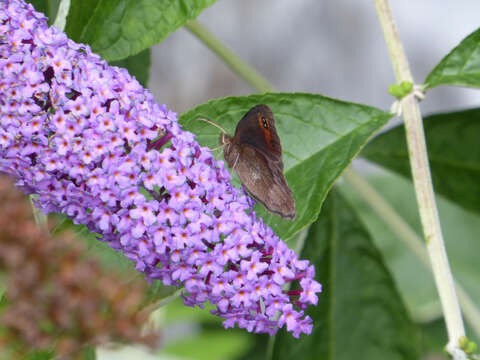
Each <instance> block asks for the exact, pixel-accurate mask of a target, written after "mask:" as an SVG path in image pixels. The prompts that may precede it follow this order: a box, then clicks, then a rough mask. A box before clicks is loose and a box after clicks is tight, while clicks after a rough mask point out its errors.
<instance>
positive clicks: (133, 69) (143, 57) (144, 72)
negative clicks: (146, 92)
mask: <svg viewBox="0 0 480 360" xmlns="http://www.w3.org/2000/svg"><path fill="white" fill-rule="evenodd" d="M109 64H110V65H113V66H119V67H123V68H125V69H127V70H128V72H129V73H130V75H132V76H135V78H136V79H137V80H138V82H139V83H140V84H142V86H143V87H147V85H148V75H149V71H150V49H146V50H143V51H141V52H139V53H138V54H137V55H132V56H129V57H128V58H126V59H123V60H119V61H111V62H110V63H109Z"/></svg>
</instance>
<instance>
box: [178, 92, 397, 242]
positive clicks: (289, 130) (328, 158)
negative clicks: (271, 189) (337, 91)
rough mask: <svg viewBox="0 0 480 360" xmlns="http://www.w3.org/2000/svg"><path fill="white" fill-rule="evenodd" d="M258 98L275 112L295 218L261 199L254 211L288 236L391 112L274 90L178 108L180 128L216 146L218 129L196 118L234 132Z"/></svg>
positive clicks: (310, 218) (309, 217)
mask: <svg viewBox="0 0 480 360" xmlns="http://www.w3.org/2000/svg"><path fill="white" fill-rule="evenodd" d="M262 103H263V104H266V105H268V106H269V107H270V108H271V109H272V111H273V113H274V114H275V124H276V128H277V131H278V134H279V136H280V139H281V141H282V148H283V161H284V165H285V176H286V178H287V181H288V184H289V186H290V188H291V189H292V191H293V194H294V198H295V202H296V207H297V218H296V219H295V221H289V220H282V219H281V218H280V217H279V216H277V215H273V214H270V213H267V212H266V210H265V209H264V208H263V206H261V205H257V207H256V211H257V213H258V214H259V215H260V216H262V217H263V219H264V220H265V222H266V223H267V224H268V225H270V226H271V227H272V228H273V230H274V231H275V232H276V233H277V234H278V235H279V236H280V237H281V238H283V239H284V240H287V239H289V238H291V237H292V236H293V235H294V234H295V233H297V232H298V231H300V230H301V229H303V228H305V227H306V226H308V225H309V224H311V223H312V222H314V221H315V220H316V218H317V217H318V214H319V212H320V207H321V205H322V202H323V200H324V199H325V197H326V195H327V192H328V191H329V189H330V188H331V186H332V185H333V183H334V182H335V180H336V179H337V178H338V176H340V174H341V173H342V171H343V170H344V169H345V167H347V166H348V164H350V162H351V161H352V159H353V158H354V157H355V156H356V155H357V153H358V152H359V151H360V149H361V148H362V146H363V145H364V144H365V142H366V141H367V140H368V139H369V138H370V136H372V134H373V133H375V132H376V131H377V130H378V129H380V128H381V127H382V126H383V125H384V124H385V123H386V122H387V121H388V119H389V118H390V117H391V114H389V113H386V112H383V111H380V110H378V109H375V108H372V107H369V106H365V105H358V104H353V103H348V102H343V101H340V100H336V99H331V98H327V97H324V96H321V95H314V94H301V93H296V94H282V93H272V94H262V95H251V96H246V97H228V98H224V99H218V100H212V101H210V102H208V103H206V104H203V105H200V106H198V107H196V108H194V109H192V110H190V111H188V112H186V113H185V114H182V115H181V116H180V119H179V121H180V123H181V124H182V126H183V128H184V129H186V130H189V131H191V132H193V133H195V134H196V135H197V140H198V141H199V143H200V144H201V145H203V146H208V147H210V148H214V147H218V145H219V134H220V131H219V130H218V129H217V128H216V127H214V126H211V125H209V124H207V123H205V122H203V121H198V120H197V118H199V117H203V118H207V119H211V120H213V121H216V122H217V123H219V124H220V125H222V126H223V127H224V128H226V129H227V130H228V131H229V132H230V133H231V134H233V132H234V130H235V126H236V124H237V123H238V121H239V120H240V119H241V118H242V116H243V115H244V114H245V113H246V112H247V111H248V110H249V109H250V108H251V107H253V106H254V105H256V104H262ZM219 156H220V158H223V156H222V155H219Z"/></svg>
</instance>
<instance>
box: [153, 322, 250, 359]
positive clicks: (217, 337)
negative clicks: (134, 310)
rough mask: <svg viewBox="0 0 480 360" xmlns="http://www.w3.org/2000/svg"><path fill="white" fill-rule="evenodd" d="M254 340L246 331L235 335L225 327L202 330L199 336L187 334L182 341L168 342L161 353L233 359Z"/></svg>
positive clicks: (189, 357)
mask: <svg viewBox="0 0 480 360" xmlns="http://www.w3.org/2000/svg"><path fill="white" fill-rule="evenodd" d="M252 340H253V339H252V337H251V336H249V334H246V333H243V334H242V333H239V332H237V333H235V335H233V334H232V333H230V332H227V331H225V330H224V329H221V330H218V331H211V330H210V331H208V330H207V331H202V333H200V334H199V335H198V336H192V337H188V336H187V337H183V338H182V340H181V341H177V342H175V343H171V344H166V345H165V346H164V347H163V349H162V352H161V353H162V354H163V355H170V356H172V358H179V359H192V360H193V359H195V360H221V359H232V358H235V357H236V356H239V355H241V354H242V353H243V352H245V351H246V350H247V349H248V347H249V346H251V344H252ZM213 344H215V345H213ZM212 345H213V346H212Z"/></svg>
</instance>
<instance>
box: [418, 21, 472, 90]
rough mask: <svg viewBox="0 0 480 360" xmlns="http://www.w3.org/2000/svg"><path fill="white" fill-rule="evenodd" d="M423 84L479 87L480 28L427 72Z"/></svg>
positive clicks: (429, 86)
mask: <svg viewBox="0 0 480 360" xmlns="http://www.w3.org/2000/svg"><path fill="white" fill-rule="evenodd" d="M425 84H426V86H427V88H432V87H434V86H438V85H457V86H469V87H480V29H477V30H476V31H474V32H473V33H471V34H470V35H468V36H467V37H466V38H465V39H463V40H462V42H461V43H460V44H459V45H458V46H457V47H455V48H454V49H453V50H452V51H450V53H449V54H448V55H447V56H445V57H444V58H443V59H442V60H441V61H440V62H439V63H438V64H437V66H435V68H434V69H433V70H432V72H431V73H430V74H428V76H427V78H426V79H425Z"/></svg>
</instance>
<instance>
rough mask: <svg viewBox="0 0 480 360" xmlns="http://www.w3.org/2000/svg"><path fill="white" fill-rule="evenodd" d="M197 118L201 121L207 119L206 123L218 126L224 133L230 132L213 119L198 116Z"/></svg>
mask: <svg viewBox="0 0 480 360" xmlns="http://www.w3.org/2000/svg"><path fill="white" fill-rule="evenodd" d="M197 120H200V121H205V122H206V123H208V124H210V125H213V126H215V127H216V128H218V129H220V130H221V131H222V132H223V133H224V134H228V131H227V130H225V129H224V128H223V127H222V126H220V125H218V124H217V123H216V122H213V121H212V120H208V119H205V118H197Z"/></svg>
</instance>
